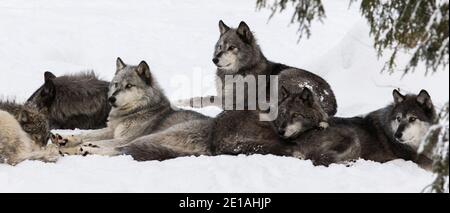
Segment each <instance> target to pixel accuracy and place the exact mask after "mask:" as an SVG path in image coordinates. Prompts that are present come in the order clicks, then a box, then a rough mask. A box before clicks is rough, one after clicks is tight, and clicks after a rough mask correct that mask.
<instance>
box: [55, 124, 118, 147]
mask: <svg viewBox="0 0 450 213" xmlns="http://www.w3.org/2000/svg"><path fill="white" fill-rule="evenodd" d="M113 138H114V130H113V129H111V128H104V129H100V130H94V131H91V132H87V133H83V134H79V135H67V136H61V135H59V134H56V135H53V134H52V137H51V140H52V143H54V144H56V145H59V146H61V147H74V146H78V145H80V144H82V143H83V142H89V141H102V140H110V139H113Z"/></svg>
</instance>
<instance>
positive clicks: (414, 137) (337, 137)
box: [279, 90, 436, 169]
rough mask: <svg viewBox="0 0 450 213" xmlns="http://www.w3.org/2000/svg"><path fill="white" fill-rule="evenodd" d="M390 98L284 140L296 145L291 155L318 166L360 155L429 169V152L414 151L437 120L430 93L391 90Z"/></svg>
mask: <svg viewBox="0 0 450 213" xmlns="http://www.w3.org/2000/svg"><path fill="white" fill-rule="evenodd" d="M393 97H394V102H393V103H392V104H390V105H388V106H387V107H385V108H382V109H379V110H377V111H374V112H371V113H369V114H368V115H366V116H363V117H353V118H338V117H332V118H329V119H328V124H329V127H328V128H326V129H324V130H320V131H317V130H312V131H308V132H305V133H302V134H300V135H298V137H296V136H295V135H294V137H292V138H291V139H287V140H288V141H291V142H294V143H296V144H297V147H296V148H295V150H294V152H295V153H294V155H296V156H297V157H300V158H303V159H310V160H312V161H313V162H314V163H315V164H319V165H329V164H331V163H341V162H345V161H349V160H352V159H353V160H354V159H359V158H362V159H366V160H372V161H376V162H381V163H384V162H387V161H391V160H394V159H404V160H410V161H413V162H416V163H417V164H418V165H420V166H421V167H423V168H426V169H430V167H431V163H432V162H431V153H425V154H420V155H419V154H417V153H418V148H419V145H420V143H421V142H422V140H423V139H424V137H425V135H426V133H427V132H428V130H429V128H430V127H431V126H432V125H433V124H434V123H435V121H436V112H435V109H434V106H433V103H432V100H431V97H430V95H429V94H428V92H427V91H425V90H422V91H421V92H420V93H419V94H418V95H411V94H410V95H402V94H401V93H400V92H399V91H398V90H394V91H393ZM279 119H283V117H282V116H280V117H279Z"/></svg>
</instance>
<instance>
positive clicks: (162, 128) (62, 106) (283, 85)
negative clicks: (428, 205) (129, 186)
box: [0, 21, 437, 169]
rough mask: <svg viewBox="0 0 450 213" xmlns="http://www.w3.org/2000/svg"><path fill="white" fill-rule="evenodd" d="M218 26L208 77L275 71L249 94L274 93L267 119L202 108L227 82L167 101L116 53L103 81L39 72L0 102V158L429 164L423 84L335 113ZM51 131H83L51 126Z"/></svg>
mask: <svg viewBox="0 0 450 213" xmlns="http://www.w3.org/2000/svg"><path fill="white" fill-rule="evenodd" d="M219 29H220V38H219V40H218V42H217V44H216V45H215V51H214V55H213V59H212V62H213V63H214V64H215V65H216V66H217V71H216V77H217V82H224V81H225V78H226V76H242V77H247V76H255V77H256V76H265V77H270V76H276V77H277V79H278V82H277V83H276V84H273V83H272V85H271V83H267V82H265V83H267V84H260V85H257V86H259V87H266V88H269V89H268V92H267V94H266V95H267V97H258V98H259V99H265V98H268V96H270V95H271V94H273V93H275V94H276V97H277V101H276V105H277V111H276V112H277V116H276V117H275V118H274V119H271V120H262V119H261V115H263V114H264V112H265V111H266V110H267V109H251V110H250V109H249V107H248V104H246V105H245V106H244V108H243V109H236V106H234V107H232V108H231V109H230V108H226V107H224V106H223V104H222V105H217V104H212V103H213V102H212V101H211V100H223V99H225V98H226V97H229V98H231V99H233V100H234V99H236V93H237V90H236V89H235V87H233V85H227V83H221V84H218V85H217V86H216V87H217V94H218V95H217V96H211V97H193V98H191V99H188V100H182V101H177V102H176V103H172V102H171V101H170V100H169V99H168V97H167V96H166V95H165V93H164V91H163V90H162V89H161V87H160V86H159V84H158V82H157V80H156V79H155V76H154V71H153V70H151V69H150V66H149V64H148V63H147V62H146V61H142V62H141V63H139V64H138V65H130V64H127V63H125V62H124V61H123V60H122V59H121V58H117V60H116V70H115V71H114V72H115V76H114V78H113V79H112V80H111V81H110V82H108V81H103V80H101V79H99V78H98V77H97V76H96V74H95V73H94V72H82V73H78V74H73V75H65V76H59V77H57V76H55V75H54V74H52V73H51V72H45V73H44V84H43V85H42V86H41V87H40V88H39V89H37V90H36V92H35V93H34V94H32V95H31V97H30V98H29V99H28V100H27V101H26V102H25V103H23V104H22V103H17V102H15V101H13V100H3V101H0V163H6V164H10V165H17V164H19V163H20V162H22V161H25V160H39V161H44V162H56V161H58V159H60V158H62V157H64V156H67V155H80V156H87V155H103V156H118V155H130V156H132V157H133V158H134V159H135V160H137V161H151V160H159V161H163V160H168V159H173V158H178V157H185V156H202V155H204V156H216V155H253V154H261V155H277V156H289V157H294V158H298V159H302V160H310V161H312V162H313V164H314V165H320V166H329V165H330V164H346V165H349V166H350V165H351V162H353V161H355V160H358V159H365V160H370V161H376V162H380V163H384V162H388V161H392V160H395V159H404V160H408V161H413V162H415V163H417V164H418V165H419V166H421V167H422V168H425V169H430V168H431V166H432V160H431V158H432V157H431V153H419V152H418V149H419V147H420V144H421V142H422V141H423V139H424V137H425V136H426V135H427V132H428V131H429V129H430V128H431V127H432V126H433V124H434V123H435V122H436V117H437V115H436V111H435V108H434V105H433V102H432V99H431V96H430V95H429V93H428V92H427V91H426V90H422V91H418V93H417V94H402V93H401V92H400V91H399V90H394V91H393V94H392V96H393V100H392V103H391V104H390V105H388V106H386V107H384V108H382V109H378V110H375V111H373V112H369V113H367V114H366V115H362V116H355V117H351V118H341V117H337V116H336V113H337V112H338V107H337V101H336V97H335V95H334V93H333V90H332V89H331V86H330V85H329V84H328V83H327V82H326V81H325V80H324V79H323V78H321V77H319V76H318V75H316V74H314V73H312V72H309V71H306V70H302V69H298V68H295V67H290V66H287V65H284V64H280V63H276V62H272V61H270V60H268V59H267V58H266V57H265V56H264V54H263V52H262V50H261V48H260V46H259V45H258V43H257V40H256V38H255V36H254V33H253V32H252V31H251V30H250V28H249V26H248V25H247V24H246V23H245V22H241V23H240V24H239V26H238V27H237V28H232V27H229V26H227V25H226V24H225V23H224V22H223V21H220V22H219ZM234 83H236V82H234ZM230 88H231V89H230ZM245 101H249V98H248V97H247V96H246V97H245ZM219 102H220V101H219ZM195 103H197V104H195ZM246 103H247V102H246ZM210 105H216V106H218V107H222V108H223V111H222V112H221V113H220V114H219V115H218V116H216V117H208V116H206V115H203V114H201V113H198V112H195V111H193V110H189V109H188V108H186V107H189V106H190V107H200V108H201V107H206V106H210ZM57 129H89V130H91V131H83V133H80V134H77V135H60V134H56V133H55V134H54V133H52V132H51V131H52V130H57Z"/></svg>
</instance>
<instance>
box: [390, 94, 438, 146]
mask: <svg viewBox="0 0 450 213" xmlns="http://www.w3.org/2000/svg"><path fill="white" fill-rule="evenodd" d="M393 96H394V104H393V109H392V111H391V113H390V117H389V118H390V123H391V125H390V127H391V128H392V133H393V134H394V135H393V137H394V138H395V139H396V140H397V141H398V142H399V143H402V144H407V145H409V146H411V147H413V148H418V147H419V145H420V143H421V142H422V140H423V139H424V137H425V135H426V133H427V132H428V130H429V128H430V127H431V125H433V123H434V122H435V120H436V111H435V108H434V106H433V102H432V101H431V97H430V95H429V94H428V92H427V91H425V90H422V91H421V92H420V93H419V94H418V95H402V94H401V93H400V92H399V91H398V90H394V92H393Z"/></svg>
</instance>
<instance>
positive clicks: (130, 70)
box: [57, 58, 209, 154]
mask: <svg viewBox="0 0 450 213" xmlns="http://www.w3.org/2000/svg"><path fill="white" fill-rule="evenodd" d="M116 66H117V69H116V74H115V77H114V78H113V80H112V81H111V85H110V89H109V95H108V96H109V98H108V100H109V102H110V104H111V105H112V109H111V112H110V114H109V118H108V125H107V127H106V128H104V129H100V130H95V131H92V132H88V133H84V134H80V135H75V136H64V137H62V136H61V137H57V138H58V140H57V143H59V144H60V145H61V146H64V147H65V148H64V149H63V152H64V153H67V154H88V153H93V152H96V150H97V151H102V150H107V149H108V148H115V147H121V146H125V145H127V144H129V143H130V142H132V141H134V140H135V139H138V138H140V137H143V136H147V135H150V134H152V133H158V132H162V131H164V130H167V129H169V128H171V127H174V126H176V125H181V124H183V123H185V122H191V123H190V124H188V126H189V125H191V124H192V123H194V122H196V121H203V120H209V118H208V117H207V116H204V115H202V114H200V113H197V112H193V111H188V110H181V109H174V108H172V106H171V103H170V101H169V100H168V98H167V97H166V96H165V95H164V92H163V90H162V89H161V88H160V86H159V85H158V83H157V81H156V80H155V78H154V77H153V75H152V73H151V71H150V68H149V66H148V64H147V63H146V62H145V61H142V62H141V63H140V64H139V65H138V66H131V65H127V64H125V63H124V62H123V61H122V59H120V58H118V59H117V61H116ZM60 139H62V140H60ZM83 147H84V148H83ZM89 148H92V149H94V150H91V151H90V152H88V151H87V150H88V149H89ZM95 149H96V150H95ZM130 154H133V153H130Z"/></svg>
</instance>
